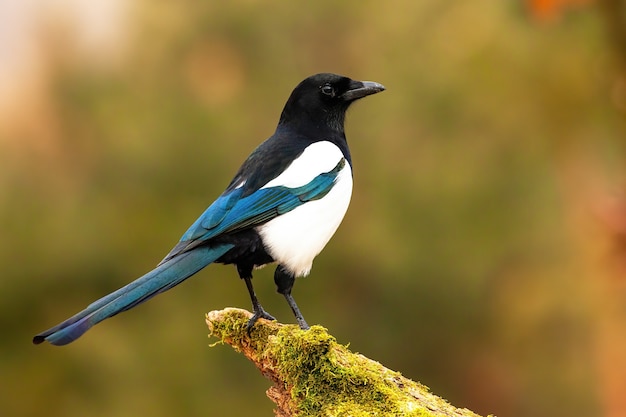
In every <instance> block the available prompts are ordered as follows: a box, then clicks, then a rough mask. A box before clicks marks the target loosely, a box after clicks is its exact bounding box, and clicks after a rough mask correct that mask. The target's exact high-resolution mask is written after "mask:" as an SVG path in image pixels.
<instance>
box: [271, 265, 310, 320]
mask: <svg viewBox="0 0 626 417" xmlns="http://www.w3.org/2000/svg"><path fill="white" fill-rule="evenodd" d="M295 280H296V277H295V276H294V275H293V274H292V273H291V272H288V271H285V269H284V268H283V267H282V266H280V265H279V266H278V267H277V268H276V272H274V282H275V283H276V290H277V291H278V293H279V294H282V295H283V296H284V297H285V299H286V300H287V304H289V307H291V311H293V315H294V316H296V321H297V322H298V325H299V326H300V328H301V329H302V330H308V329H309V325H308V324H307V322H306V320H304V317H303V316H302V313H301V312H300V309H299V308H298V305H297V304H296V300H294V299H293V297H292V296H291V289H292V288H293V283H294V282H295Z"/></svg>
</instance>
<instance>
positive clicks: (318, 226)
mask: <svg viewBox="0 0 626 417" xmlns="http://www.w3.org/2000/svg"><path fill="white" fill-rule="evenodd" d="M384 89H385V87H383V86H382V85H381V84H378V83H375V82H370V81H355V80H351V79H350V78H347V77H343V76H340V75H335V74H327V73H324V74H317V75H313V76H311V77H308V78H306V79H305V80H304V81H302V82H301V83H300V84H298V86H297V87H296V88H295V89H294V90H293V92H292V93H291V96H290V97H289V99H288V100H287V103H286V104H285V107H284V109H283V111H282V114H281V116H280V120H279V122H278V126H277V128H276V131H275V132H274V134H273V135H272V136H271V137H270V138H269V139H267V140H266V141H265V142H263V143H262V144H261V145H259V147H257V148H256V149H255V150H254V151H253V152H252V154H250V156H249V157H248V159H246V160H245V162H244V163H243V165H242V166H241V168H239V171H237V173H236V174H235V177H234V178H233V180H232V181H231V182H230V184H229V185H228V187H226V190H225V191H224V193H223V194H222V195H220V196H219V197H218V198H217V200H215V202H214V203H213V204H211V206H210V207H209V208H208V209H206V211H205V212H204V213H203V214H202V215H201V216H200V217H199V218H198V219H197V220H196V221H195V222H194V223H193V224H192V225H191V227H190V228H189V229H188V230H187V232H185V234H184V235H183V236H182V238H181V239H180V241H179V242H178V244H177V245H176V246H175V247H174V248H173V249H172V250H171V251H170V253H168V254H167V256H166V257H165V258H164V259H163V260H162V261H161V263H159V265H158V266H157V267H156V268H155V269H154V270H152V271H150V272H148V273H147V274H145V275H144V276H142V277H140V278H138V279H136V280H135V281H133V282H131V283H130V284H128V285H126V286H125V287H122V288H120V289H119V290H117V291H115V292H113V293H111V294H109V295H107V296H105V297H103V298H101V299H100V300H97V301H95V302H94V303H92V304H90V305H89V306H88V307H87V308H86V309H85V310H83V311H81V312H79V313H78V314H76V315H75V316H73V317H71V318H69V319H67V320H66V321H64V322H63V323H61V324H59V325H57V326H55V327H53V328H51V329H49V330H46V331H44V332H42V333H40V334H38V335H36V336H35V337H34V338H33V343H35V344H39V343H42V342H44V341H48V342H50V343H51V344H53V345H65V344H68V343H70V342H73V341H74V340H76V339H77V338H79V337H80V336H81V335H82V334H83V333H85V332H86V331H87V330H88V329H89V328H91V327H92V326H93V325H95V324H97V323H99V322H100V321H102V320H104V319H107V318H109V317H112V316H114V315H116V314H118V313H120V312H122V311H126V310H128V309H130V308H132V307H134V306H136V305H138V304H141V303H142V302H144V301H146V300H148V299H149V298H151V297H153V296H155V295H156V294H159V293H161V292H164V291H166V290H168V289H170V288H172V287H174V286H176V285H178V284H179V283H181V282H182V281H184V280H185V279H187V278H189V277H190V276H192V275H194V274H195V273H196V272H198V271H200V270H201V269H202V268H204V267H205V266H207V265H209V264H211V263H214V262H217V263H222V264H234V265H235V266H236V267H237V272H238V273H239V276H240V277H241V278H242V279H243V280H244V281H245V283H246V286H247V288H248V292H249V293H250V298H251V300H252V307H253V309H254V315H253V316H252V318H251V319H250V321H249V322H248V329H249V330H250V329H251V328H252V327H253V326H254V323H255V322H256V321H257V320H258V319H259V318H264V319H270V320H274V317H272V316H271V315H270V314H268V313H267V312H266V311H265V310H264V309H263V307H262V306H261V304H260V303H259V301H258V300H257V297H256V295H255V293H254V289H253V287H252V271H253V270H254V269H255V268H258V267H261V266H264V265H266V264H271V263H276V264H277V267H276V271H275V273H274V282H275V283H276V287H277V290H278V292H279V293H280V294H282V295H284V296H285V298H286V300H287V302H288V303H289V306H290V307H291V309H292V310H293V313H294V315H295V317H296V320H297V322H298V324H299V325H300V327H301V328H302V329H308V328H309V326H308V324H307V323H306V321H305V320H304V317H303V316H302V314H301V313H300V310H299V308H298V306H297V304H296V302H295V300H294V299H293V297H292V295H291V290H292V287H293V284H294V281H295V278H296V277H301V276H306V275H308V274H309V272H310V271H311V266H312V264H313V259H314V258H315V257H316V256H317V255H318V254H319V253H320V252H321V250H322V249H323V248H324V246H325V245H326V243H328V241H329V240H330V238H331V237H332V235H333V234H334V233H335V231H336V230H337V227H339V224H340V223H341V221H342V220H343V217H344V215H345V214H346V210H347V209H348V205H349V203H350V197H351V194H352V160H351V157H350V150H349V149H348V143H347V141H346V136H345V132H344V120H345V115H346V110H347V109H348V107H349V106H350V105H351V104H352V103H353V102H355V101H356V100H358V99H360V98H363V97H365V96H368V95H371V94H375V93H378V92H380V91H383V90H384Z"/></svg>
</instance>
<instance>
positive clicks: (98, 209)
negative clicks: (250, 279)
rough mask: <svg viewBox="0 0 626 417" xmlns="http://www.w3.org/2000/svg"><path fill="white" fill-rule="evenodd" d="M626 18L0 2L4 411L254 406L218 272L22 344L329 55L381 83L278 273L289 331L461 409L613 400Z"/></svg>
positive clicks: (195, 189) (374, 6) (136, 268)
mask: <svg viewBox="0 0 626 417" xmlns="http://www.w3.org/2000/svg"><path fill="white" fill-rule="evenodd" d="M625 10H626V6H625V5H624V2H623V1H618V0H598V1H595V2H594V1H584V0H578V1H572V0H570V1H566V0H561V1H557V0H551V1H548V0H533V1H527V2H522V1H508V2H507V1H487V0H481V1H472V2H463V1H438V0H422V1H407V0H404V1H403V0H391V1H388V2H374V1H360V2H357V1H344V2H333V1H318V2H287V1H263V2H261V1H252V0H247V1H232V2H220V1H213V2H210V1H206V2H202V1H190V0H184V1H178V2H166V1H151V2H149V1H142V0H135V1H125V0H109V1H107V0H91V1H89V2H82V1H78V0H66V1H52V0H51V1H41V0H40V1H37V0H32V1H26V2H24V1H22V2H20V1H19V0H16V1H13V0H5V1H2V2H0V270H1V271H2V273H1V278H0V300H1V302H0V326H1V328H2V337H1V338H0V415H1V416H7V417H9V416H36V415H46V416H59V417H61V416H63V417H71V416H92V417H96V416H116V417H125V416H138V415H150V416H152V417H159V416H172V415H177V416H207V415H235V416H237V415H258V416H269V415H272V409H273V407H272V406H273V404H272V403H271V402H270V401H269V400H268V399H267V398H266V397H265V394H264V391H265V389H266V388H267V387H268V386H269V381H267V380H265V379H264V378H263V377H262V376H261V374H260V373H259V372H258V371H257V370H256V369H255V368H254V367H253V366H252V365H251V364H250V363H248V362H247V361H245V360H244V359H243V357H240V356H239V355H237V354H235V353H234V352H232V351H231V350H230V349H229V348H228V347H225V346H216V347H214V348H209V346H208V345H209V343H211V341H210V340H208V339H207V333H208V331H207V329H206V326H205V324H204V313H206V312H208V311H210V310H214V309H221V308H224V307H228V306H237V307H243V308H250V306H249V300H248V296H247V292H246V290H245V286H244V284H243V283H242V282H240V280H239V279H238V278H237V274H236V271H235V270H234V268H232V267H224V266H219V265H218V266H211V267H209V268H207V269H206V270H204V271H202V272H201V273H199V274H198V276H197V277H195V278H194V279H191V280H189V281H187V282H186V283H185V284H184V285H182V286H180V287H177V288H176V289H174V290H172V291H170V292H168V293H167V294H165V295H162V296H159V297H157V298H155V299H153V300H151V301H150V302H149V303H146V304H144V305H142V306H140V307H138V308H136V309H134V310H132V311H130V312H127V313H124V314H122V315H121V316H116V317H115V318H113V319H111V320H107V321H106V322H104V323H102V324H100V325H98V326H97V327H96V328H94V329H93V330H92V331H90V332H89V333H88V334H87V335H86V336H85V337H83V338H81V339H80V340H79V341H77V342H76V343H74V344H72V345H69V346H66V347H64V348H56V347H52V346H49V345H44V346H37V347H35V346H32V345H31V343H30V339H31V337H32V336H33V335H34V334H35V333H37V332H39V331H41V330H44V329H46V328H48V327H50V326H52V325H54V324H56V323H58V322H59V321H61V320H63V319H65V318H66V317H67V316H70V315H72V314H74V313H75V312H77V311H78V310H80V309H82V308H83V307H85V306H86V305H87V304H88V303H90V302H91V301H93V300H95V299H96V298H98V297H100V296H102V295H105V294H107V293H108V292H110V291H111V290H114V289H117V288H118V287H120V286H122V285H124V284H125V283H127V282H129V281H130V280H132V279H134V278H136V277H138V276H140V275H142V274H143V273H144V272H146V271H148V270H149V269H151V268H152V267H153V266H154V265H155V264H156V263H157V262H159V260H160V259H161V258H162V257H163V256H164V255H165V254H166V253H167V252H168V251H169V249H170V248H171V247H172V246H173V245H174V244H175V243H176V241H177V240H178V238H179V237H180V235H181V234H182V233H183V232H184V231H185V230H186V228H187V227H188V226H189V225H190V224H191V223H192V222H193V220H195V218H196V217H197V216H198V215H199V214H200V213H201V212H202V211H203V210H204V208H205V207H206V206H207V205H208V204H209V203H211V202H212V201H213V199H214V198H215V197H216V196H217V195H219V193H221V191H222V190H223V189H224V187H225V186H226V185H227V184H228V182H229V181H230V179H231V177H232V175H233V174H234V173H235V170H236V169H237V167H238V166H239V164H240V163H241V162H242V161H243V159H244V158H245V157H246V156H247V155H248V153H249V152H250V151H251V150H252V149H253V148H254V147H255V146H256V145H258V144H259V143H260V142H261V141H262V140H264V139H265V138H266V137H268V136H269V135H270V134H271V133H272V132H273V129H274V127H275V124H276V122H277V120H278V116H279V114H280V111H281V109H282V106H283V104H284V102H285V100H286V99H287V97H288V95H289V93H290V92H291V90H292V88H293V87H294V86H295V85H296V84H297V83H298V82H299V81H300V80H301V79H303V78H305V77H306V76H308V75H311V74H313V73H316V72H322V71H330V72H337V73H341V74H345V75H348V76H350V77H352V78H356V79H365V80H373V81H377V82H380V83H382V84H384V85H385V86H386V87H387V91H386V92H384V93H383V94H380V95H376V96H373V97H372V98H368V99H367V100H364V101H363V102H359V103H358V104H357V105H355V106H354V107H353V108H352V109H351V111H350V114H349V115H348V120H347V136H348V141H349V143H350V145H351V150H352V155H353V159H354V176H355V190H354V194H353V200H352V204H351V207H350V209H349V211H348V214H347V216H346V218H345V220H344V222H343V224H342V226H341V227H340V228H339V231H338V232H337V234H336V235H335V237H334V238H333V240H331V242H330V243H329V245H328V246H327V247H326V249H325V250H324V251H323V252H322V254H321V255H320V256H319V257H318V258H317V260H316V262H315V264H314V268H313V271H312V274H311V276H310V277H309V278H306V279H302V280H299V281H298V282H297V284H296V287H295V290H294V294H295V298H296V299H297V300H298V302H299V305H300V307H301V309H302V311H303V312H304V315H305V317H306V318H307V320H308V321H309V323H311V324H322V325H324V326H325V327H327V328H328V329H329V330H330V332H331V333H332V334H334V335H335V336H336V337H337V339H338V341H339V342H340V343H345V344H348V343H349V344H350V347H351V349H353V350H355V351H358V352H361V353H363V354H365V355H367V356H368V357H370V358H373V359H376V360H378V361H380V362H381V363H383V364H384V365H385V366H387V367H390V368H392V369H395V370H398V371H401V372H402V373H403V374H404V375H405V376H407V377H409V378H412V379H415V380H419V381H421V382H422V383H424V384H426V385H428V386H429V387H430V388H431V389H432V390H433V391H434V392H435V393H436V394H438V395H441V396H443V397H445V398H446V399H448V400H449V401H450V402H452V403H453V404H454V405H456V406H459V407H467V408H470V409H472V410H474V411H476V412H478V413H481V414H488V413H493V414H497V415H499V416H508V417H518V416H519V417H521V416H533V417H542V416H554V415H557V416H561V415H562V416H565V415H566V416H574V417H575V416H581V417H582V416H614V417H619V416H625V415H626V399H624V398H625V397H626V396H624V395H623V393H624V392H626V280H625V279H624V277H625V276H626V197H625V195H624V183H625V182H624V179H625V176H624V174H625V172H626V170H625V168H626V165H625V161H626V160H625V156H626V155H625V151H626V147H625V145H626V143H625V139H626V123H625V119H626V118H625V114H626V70H625V68H626V34H625V33H624V31H625V30H626V29H625V28H626V23H625V22H626V11H625ZM255 278H256V279H255V283H256V288H257V291H258V294H259V297H260V299H261V300H262V302H263V305H264V306H265V307H266V308H267V309H268V310H269V311H270V312H272V314H274V315H276V316H277V317H278V318H279V320H280V321H282V322H293V317H292V315H291V312H290V311H289V309H288V307H287V305H286V303H285V302H284V300H283V299H282V297H280V296H279V295H277V294H275V292H274V284H273V281H272V270H271V269H269V268H268V269H265V270H262V271H259V272H257V274H256V276H255Z"/></svg>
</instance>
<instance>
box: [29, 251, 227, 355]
mask: <svg viewBox="0 0 626 417" xmlns="http://www.w3.org/2000/svg"><path fill="white" fill-rule="evenodd" d="M232 247H233V245H220V246H217V247H197V248H194V249H193V250H191V251H189V252H186V253H183V254H180V255H178V256H176V257H175V258H172V259H170V260H168V261H167V262H164V263H162V264H160V265H159V266H158V267H156V268H155V269H153V270H152V271H150V272H148V273H147V274H145V275H144V276H142V277H140V278H138V279H136V280H135V281H133V282H131V283H130V284H128V285H126V286H124V287H122V288H120V289H119V290H117V291H115V292H113V293H111V294H109V295H107V296H105V297H102V298H101V299H99V300H97V301H95V302H93V303H91V304H90V305H89V306H87V308H86V309H84V310H83V311H81V312H80V313H78V314H76V315H74V316H72V317H70V318H69V319H67V320H65V321H64V322H63V323H61V324H59V325H57V326H54V327H52V328H51V329H48V330H46V331H45V332H42V333H40V334H38V335H36V336H35V337H34V338H33V343H35V344H39V343H42V342H43V341H47V342H50V343H51V344H53V345H56V346H61V345H66V344H68V343H71V342H73V341H74V340H76V339H78V338H79V337H80V336H82V335H83V333H85V332H86V331H87V330H89V329H90V328H91V327H92V326H94V325H95V324H97V323H99V322H101V321H102V320H104V319H107V318H109V317H113V316H114V315H116V314H118V313H121V312H122V311H126V310H128V309H130V308H133V307H135V306H136V305H138V304H141V303H143V302H144V301H146V300H148V299H150V298H152V297H154V296H155V295H157V294H159V293H161V292H163V291H167V290H169V289H170V288H172V287H174V286H176V285H178V284H180V283H181V282H183V281H184V280H186V279H187V278H189V277H190V276H192V275H193V274H195V273H196V272H198V271H200V270H201V269H202V268H204V267H205V266H207V265H209V264H210V263H212V262H215V261H216V260H217V259H219V257H220V256H222V255H224V254H225V253H226V252H228V251H229V250H230V249H232Z"/></svg>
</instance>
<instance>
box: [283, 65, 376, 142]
mask: <svg viewBox="0 0 626 417" xmlns="http://www.w3.org/2000/svg"><path fill="white" fill-rule="evenodd" d="M384 89H385V87H384V86H382V85H381V84H378V83H375V82H372V81H355V80H352V79H350V78H348V77H343V76H341V75H336V74H329V73H322V74H316V75H312V76H310V77H308V78H306V79H305V80H303V81H302V82H301V83H300V84H298V86H297V87H296V88H295V89H294V90H293V92H292V93H291V96H290V97H289V99H288V100H287V103H286V104H285V108H284V109H283V112H282V114H281V116H280V122H279V125H285V124H288V125H294V124H295V125H299V126H302V125H304V127H307V128H310V127H317V128H321V129H324V128H330V129H333V130H336V131H339V132H343V126H344V120H345V114H346V110H348V107H350V104H352V103H353V102H355V101H356V100H358V99H360V98H363V97H365V96H369V95H371V94H376V93H378V92H381V91H383V90H384Z"/></svg>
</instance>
